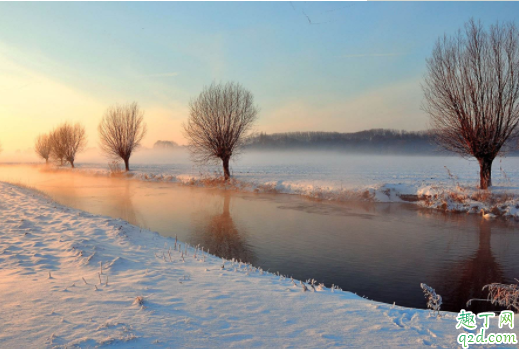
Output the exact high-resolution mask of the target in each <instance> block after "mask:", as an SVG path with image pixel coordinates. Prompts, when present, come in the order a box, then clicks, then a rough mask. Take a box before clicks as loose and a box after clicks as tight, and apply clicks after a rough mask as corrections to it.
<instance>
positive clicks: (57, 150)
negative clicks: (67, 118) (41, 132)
mask: <svg viewBox="0 0 519 349" xmlns="http://www.w3.org/2000/svg"><path fill="white" fill-rule="evenodd" d="M49 142H50V148H51V153H50V156H51V158H52V159H54V160H56V161H59V164H60V165H61V166H62V165H63V161H64V160H65V148H66V144H65V142H64V141H63V139H62V138H61V137H60V133H59V127H58V128H55V129H53V130H52V131H51V132H50V133H49Z"/></svg>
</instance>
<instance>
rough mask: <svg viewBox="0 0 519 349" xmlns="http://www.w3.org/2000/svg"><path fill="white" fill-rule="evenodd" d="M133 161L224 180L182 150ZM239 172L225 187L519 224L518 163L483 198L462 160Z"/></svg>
mask: <svg viewBox="0 0 519 349" xmlns="http://www.w3.org/2000/svg"><path fill="white" fill-rule="evenodd" d="M137 154H138V155H137ZM92 159H93V158H92ZM132 161H133V162H132V163H131V166H132V171H131V173H130V174H129V175H128V177H129V178H132V179H137V180H144V181H168V182H178V183H181V184H185V185H194V186H208V185H209V186H214V185H217V183H215V182H214V181H212V180H208V179H210V178H214V177H216V176H218V174H221V168H220V166H204V167H198V166H195V165H194V164H193V163H192V162H191V161H190V160H189V156H188V155H187V153H185V151H182V150H177V151H174V152H162V153H156V152H151V153H150V152H144V153H140V154H139V153H136V156H135V159H133V160H132ZM77 171H81V172H84V173H88V174H92V175H103V176H106V175H108V174H109V171H108V166H107V165H104V164H102V163H99V162H94V163H82V164H81V163H80V164H79V165H78V169H77ZM232 172H233V177H234V181H233V183H232V184H231V185H227V184H226V185H221V183H220V187H227V188H228V189H236V190H244V191H255V192H276V193H287V194H297V195H303V196H306V197H310V198H315V199H321V200H339V201H341V200H342V201H344V200H352V199H353V200H373V201H379V202H401V201H412V202H416V203H417V204H418V205H421V206H424V207H430V208H438V209H442V210H450V211H460V212H468V213H476V214H482V215H486V214H489V213H492V214H494V215H498V216H508V217H513V218H516V219H519V161H517V158H513V157H511V158H497V159H496V160H495V161H494V166H493V184H494V186H493V187H492V188H491V190H490V194H491V195H482V194H483V193H482V191H481V190H479V189H478V188H477V186H478V184H479V179H478V175H479V165H478V163H477V162H476V161H474V160H466V159H463V158H460V157H454V156H450V157H447V156H368V155H351V154H350V155H346V154H340V153H334V152H249V153H245V154H243V155H241V156H240V157H238V158H237V159H236V161H234V163H233V164H232ZM474 197H480V198H484V200H481V199H476V200H475V199H474ZM492 211H493V212H492Z"/></svg>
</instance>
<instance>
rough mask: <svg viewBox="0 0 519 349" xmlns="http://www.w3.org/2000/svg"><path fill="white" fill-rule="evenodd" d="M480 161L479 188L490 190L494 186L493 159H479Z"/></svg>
mask: <svg viewBox="0 0 519 349" xmlns="http://www.w3.org/2000/svg"><path fill="white" fill-rule="evenodd" d="M478 161H479V187H480V189H488V187H491V186H492V161H494V159H493V158H490V157H486V158H481V159H478Z"/></svg>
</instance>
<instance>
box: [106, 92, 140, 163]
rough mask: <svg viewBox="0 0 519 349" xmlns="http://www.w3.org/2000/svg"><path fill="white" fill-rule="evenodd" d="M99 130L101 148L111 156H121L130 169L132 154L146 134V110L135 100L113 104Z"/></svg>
mask: <svg viewBox="0 0 519 349" xmlns="http://www.w3.org/2000/svg"><path fill="white" fill-rule="evenodd" d="M98 130H99V138H100V140H101V149H102V150H103V151H104V152H105V153H106V154H107V155H108V156H110V157H113V158H116V159H117V158H121V159H122V160H123V161H124V166H125V169H126V171H129V170H130V156H131V155H132V153H133V151H134V150H135V149H136V148H138V147H139V146H140V145H141V141H142V139H143V138H144V135H146V124H145V123H144V111H142V110H141V109H140V108H139V105H138V104H137V103H135V102H134V103H129V104H124V105H115V106H112V107H110V108H108V110H107V111H106V113H105V115H104V117H103V119H102V120H101V123H100V124H99V127H98Z"/></svg>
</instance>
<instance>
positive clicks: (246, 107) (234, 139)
mask: <svg viewBox="0 0 519 349" xmlns="http://www.w3.org/2000/svg"><path fill="white" fill-rule="evenodd" d="M189 107H190V113H189V118H188V120H187V123H186V124H184V131H185V136H186V138H187V139H188V142H189V150H190V151H191V154H192V156H193V159H194V160H195V161H196V162H198V163H208V162H215V161H217V160H218V159H220V160H221V161H222V163H223V172H224V176H225V180H228V179H229V178H230V176H231V174H230V172H229V161H230V160H231V157H232V156H233V155H234V154H236V152H237V151H239V149H240V147H241V146H242V144H243V140H244V137H245V135H246V134H247V132H249V131H250V129H251V128H252V126H253V125H254V122H255V121H256V117H257V114H258V108H257V107H256V106H255V105H254V98H253V95H252V93H250V92H249V91H248V90H246V89H245V88H243V87H242V86H241V85H240V84H237V83H233V82H229V83H226V84H212V85H211V86H209V87H205V88H204V89H203V91H202V92H201V93H200V95H199V96H198V97H197V98H196V99H194V100H192V101H191V102H190V104H189Z"/></svg>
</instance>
